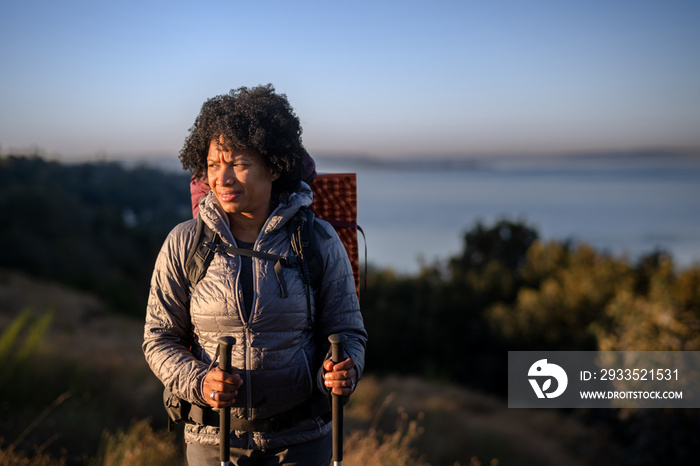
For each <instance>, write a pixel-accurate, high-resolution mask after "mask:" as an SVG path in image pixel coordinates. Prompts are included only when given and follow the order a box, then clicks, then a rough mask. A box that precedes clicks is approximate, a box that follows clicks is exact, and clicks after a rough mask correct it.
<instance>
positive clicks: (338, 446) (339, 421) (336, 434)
mask: <svg viewBox="0 0 700 466" xmlns="http://www.w3.org/2000/svg"><path fill="white" fill-rule="evenodd" d="M345 340H347V337H346V336H345V335H343V334H342V333H337V334H333V335H331V336H329V337H328V341H330V342H331V361H333V364H338V363H339V362H341V361H342V359H343V353H344V346H345ZM343 398H344V397H343V396H341V395H336V394H335V393H333V397H332V400H333V401H332V406H331V408H332V416H333V466H341V465H342V463H343Z"/></svg>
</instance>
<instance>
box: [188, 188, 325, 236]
mask: <svg viewBox="0 0 700 466" xmlns="http://www.w3.org/2000/svg"><path fill="white" fill-rule="evenodd" d="M313 200H314V195H313V191H311V187H309V185H308V184H306V183H305V182H303V181H302V182H301V183H300V186H299V189H298V190H297V191H296V192H293V193H284V194H282V195H281V196H280V201H279V203H278V204H277V206H276V207H275V208H274V209H273V211H272V213H271V214H270V216H269V217H268V218H267V221H266V222H265V224H264V225H263V228H262V231H261V232H260V234H263V235H269V234H271V233H273V232H274V231H276V230H278V229H280V228H282V227H283V226H284V225H285V224H286V223H287V222H288V221H289V220H290V219H291V218H292V217H293V216H294V214H296V213H297V212H298V211H299V209H301V208H303V207H309V206H310V205H311V203H312V202H313ZM199 217H201V218H202V220H203V221H204V223H205V224H206V225H207V226H208V227H209V228H211V229H212V230H213V231H214V232H216V233H218V234H219V235H220V236H221V238H223V239H224V241H226V242H228V243H230V244H235V240H234V238H233V234H232V233H231V226H230V221H229V218H228V215H227V214H226V212H225V211H224V209H223V207H221V204H219V201H218V200H217V199H216V196H215V195H214V192H213V191H209V194H207V195H206V196H203V197H202V198H201V199H200V200H199Z"/></svg>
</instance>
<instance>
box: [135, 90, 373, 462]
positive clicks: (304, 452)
mask: <svg viewBox="0 0 700 466" xmlns="http://www.w3.org/2000/svg"><path fill="white" fill-rule="evenodd" d="M305 158H308V153H307V152H306V150H305V149H304V147H303V146H302V143H301V127H300V125H299V120H298V118H297V117H296V115H295V114H294V112H293V110H292V108H291V107H290V105H289V103H288V102H287V99H286V96H284V95H283V94H276V93H275V91H274V88H273V87H272V86H271V85H268V86H261V87H256V88H253V89H247V88H240V89H237V90H234V91H231V92H230V93H229V94H227V95H222V96H217V97H214V98H212V99H210V100H208V101H207V102H205V103H204V105H203V106H202V110H201V112H200V114H199V116H198V117H197V119H196V121H195V124H194V126H193V127H192V128H191V129H190V134H189V136H188V138H187V139H186V141H185V145H184V147H183V149H182V151H181V152H180V160H181V161H182V164H183V167H184V168H185V169H187V170H190V172H191V173H192V175H193V176H194V177H195V178H196V179H202V178H204V177H206V178H207V180H208V183H209V185H210V187H211V192H210V193H209V194H208V195H206V196H204V197H203V198H202V199H201V200H200V202H199V218H200V219H201V221H203V222H204V223H205V224H206V226H208V227H209V228H210V229H211V230H212V231H214V232H215V233H216V234H217V236H218V238H219V241H221V243H222V244H223V245H225V246H233V247H237V248H246V249H252V250H253V251H257V252H264V253H270V254H274V255H278V256H285V257H292V256H294V254H295V253H294V251H293V248H292V240H291V238H290V235H291V234H292V233H291V232H292V229H290V228H288V227H287V224H288V223H289V222H290V221H291V220H292V219H293V218H294V216H295V214H296V213H297V212H298V211H299V210H300V209H303V208H305V207H308V206H309V205H310V204H311V202H312V200H313V196H312V193H311V190H310V188H309V186H308V185H307V184H306V183H304V182H302V181H301V177H302V172H303V164H304V162H303V161H304V159H305ZM316 222H317V225H316V228H320V229H321V230H322V231H321V232H322V233H323V234H317V233H316V232H315V231H314V234H315V235H316V236H315V240H316V241H317V242H318V246H319V247H318V250H319V251H321V254H322V256H323V257H322V274H321V278H320V282H319V283H318V284H317V285H316V288H318V289H316V290H313V292H312V293H309V292H308V289H307V287H306V285H305V284H304V277H303V276H302V274H301V273H300V272H299V269H298V268H295V267H285V268H283V270H282V272H281V273H282V274H283V275H284V277H283V278H284V283H285V288H286V290H285V291H286V293H281V292H280V283H279V282H278V279H279V278H278V277H277V275H276V271H275V263H274V262H273V261H271V260H267V259H265V258H261V257H247V256H241V255H236V254H229V253H226V252H217V253H216V254H215V255H214V258H213V260H212V261H211V264H210V265H209V266H208V268H207V270H206V274H205V275H204V277H203V278H202V279H201V280H199V281H198V282H197V283H196V286H194V288H193V289H191V290H190V283H189V281H188V279H187V271H186V270H185V265H184V264H185V263H186V258H187V257H188V253H189V251H190V249H191V248H192V247H193V243H194V236H195V230H196V227H197V220H190V221H187V222H184V223H181V224H180V225H178V226H176V227H175V228H174V229H173V231H172V232H171V233H170V235H169V236H168V238H167V239H166V241H165V243H164V245H163V247H162V249H161V252H160V254H159V256H158V259H157V261H156V265H155V268H154V272H153V278H152V281H151V291H150V295H149V302H148V309H147V315H146V325H145V336H144V343H143V349H144V354H145V355H146V360H147V361H148V363H149V365H150V367H151V369H152V370H153V372H154V373H155V374H156V376H157V377H158V378H159V379H160V380H161V381H162V382H163V384H164V385H165V387H166V388H167V389H168V390H170V391H171V392H172V393H173V394H174V395H176V396H177V397H179V398H181V399H183V400H186V401H187V402H189V403H191V404H192V405H193V409H194V410H201V411H202V415H201V421H200V422H199V423H197V424H187V425H186V426H185V441H186V442H187V459H188V462H189V464H190V465H198V464H214V463H215V462H216V461H217V459H218V457H219V449H218V447H217V446H216V445H217V444H218V428H217V426H218V424H213V423H208V422H207V421H206V419H207V414H208V413H210V409H211V408H226V407H232V410H231V411H232V415H233V416H232V428H233V429H234V430H233V432H231V435H230V439H231V446H232V448H231V459H232V462H233V463H234V464H251V461H253V462H254V464H309V465H314V464H319V465H321V464H323V465H327V464H329V462H330V456H331V438H330V437H331V436H330V435H329V433H330V431H331V425H330V423H329V420H330V418H329V416H328V413H329V410H328V403H327V397H328V394H329V393H331V392H332V393H335V394H338V395H343V396H349V395H351V394H352V392H353V391H354V389H355V386H356V384H357V382H358V381H359V379H360V377H361V374H362V368H363V366H364V351H365V344H366V339H367V334H366V332H365V330H364V326H363V323H362V316H361V314H360V310H359V303H358V299H357V295H356V292H355V284H354V279H353V275H352V270H351V266H350V262H349V260H348V258H347V254H346V252H345V249H344V247H343V245H342V243H341V242H340V240H339V239H338V236H337V234H336V233H335V231H334V230H333V228H332V227H330V226H329V225H328V224H327V223H326V222H323V221H321V220H316ZM334 333H343V334H345V335H346V336H347V342H346V353H347V355H348V358H347V359H345V360H344V361H342V362H340V363H338V364H335V365H334V364H333V363H332V362H331V361H330V360H329V359H328V358H327V357H326V351H327V348H328V343H327V338H328V335H331V334H334ZM224 335H230V336H233V337H235V339H236V345H235V346H234V348H233V355H232V359H231V364H232V366H233V368H234V369H233V370H232V371H231V372H230V373H225V372H223V371H222V370H220V369H219V368H218V367H216V366H215V365H214V364H212V361H213V360H214V359H215V355H216V347H217V339H218V338H219V337H220V336H224ZM319 400H320V401H319ZM198 419H199V418H198ZM256 461H259V463H258V462H256Z"/></svg>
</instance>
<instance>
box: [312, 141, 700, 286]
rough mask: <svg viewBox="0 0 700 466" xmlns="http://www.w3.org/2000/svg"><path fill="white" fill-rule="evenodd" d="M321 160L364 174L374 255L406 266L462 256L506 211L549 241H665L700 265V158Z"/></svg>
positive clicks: (630, 245)
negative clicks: (471, 233) (469, 240)
mask: <svg viewBox="0 0 700 466" xmlns="http://www.w3.org/2000/svg"><path fill="white" fill-rule="evenodd" d="M317 168H318V171H319V172H354V173H357V179H358V223H359V224H360V225H361V226H362V228H363V230H364V231H365V233H366V236H367V248H368V262H369V263H370V264H374V265H376V266H380V267H391V268H393V269H394V270H396V271H397V272H400V273H415V272H416V271H418V270H419V269H420V265H421V264H422V263H428V264H430V263H433V262H435V261H441V260H445V259H446V258H449V257H451V256H453V255H455V254H458V253H459V252H460V251H461V250H462V249H463V246H464V240H463V238H464V233H465V232H466V231H468V230H469V229H471V228H472V227H473V226H474V225H475V224H476V222H477V221H482V222H483V223H485V224H486V225H487V226H488V225H492V224H493V223H494V222H495V221H497V220H498V219H501V218H506V219H509V220H522V221H524V222H526V223H527V224H528V225H530V226H532V227H533V228H535V229H536V230H537V231H538V233H539V235H540V238H541V239H544V240H549V239H557V240H573V241H578V242H585V243H588V244H591V245H592V246H594V247H595V248H596V249H597V250H600V251H605V252H609V253H612V254H615V255H622V254H625V255H627V256H628V257H630V258H631V259H633V260H634V259H637V258H638V257H639V256H640V255H643V254H647V253H651V252H653V251H655V250H658V249H663V250H665V251H667V252H669V253H671V254H672V255H673V257H674V261H675V263H676V264H677V265H678V266H680V267H685V266H689V265H691V264H698V263H700V157H692V156H681V155H664V154H642V155H636V156H633V155H624V156H623V155H611V156H603V155H600V156H577V157H556V158H555V157H527V158H494V159H479V160H472V161H469V162H468V163H449V162H444V161H442V162H441V161H430V160H426V161H421V162H416V163H405V162H392V163H383V164H374V163H367V161H352V160H343V161H340V160H333V159H325V158H319V159H317ZM360 246H361V247H362V246H363V245H362V239H360Z"/></svg>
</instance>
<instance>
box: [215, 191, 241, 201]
mask: <svg viewBox="0 0 700 466" xmlns="http://www.w3.org/2000/svg"><path fill="white" fill-rule="evenodd" d="M238 196H239V193H235V192H234V193H219V199H220V200H221V202H232V201H234V200H235V199H236V198H237V197H238Z"/></svg>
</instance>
